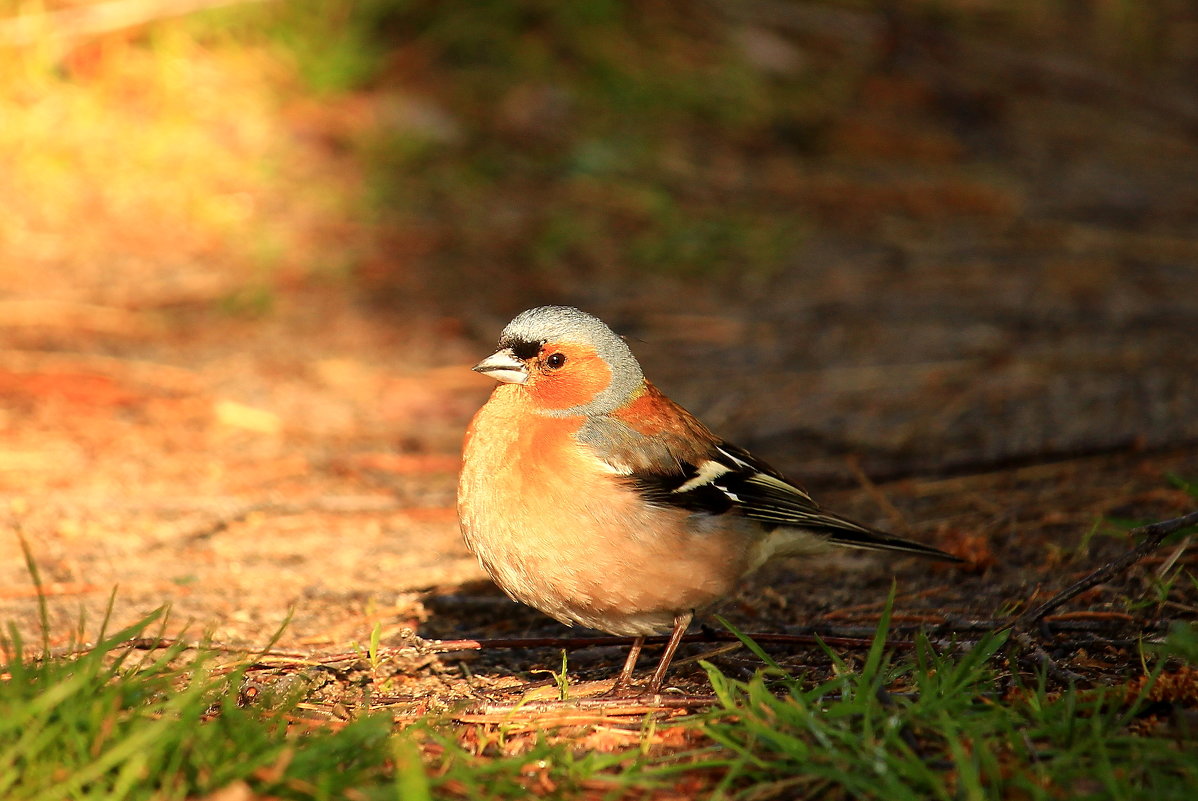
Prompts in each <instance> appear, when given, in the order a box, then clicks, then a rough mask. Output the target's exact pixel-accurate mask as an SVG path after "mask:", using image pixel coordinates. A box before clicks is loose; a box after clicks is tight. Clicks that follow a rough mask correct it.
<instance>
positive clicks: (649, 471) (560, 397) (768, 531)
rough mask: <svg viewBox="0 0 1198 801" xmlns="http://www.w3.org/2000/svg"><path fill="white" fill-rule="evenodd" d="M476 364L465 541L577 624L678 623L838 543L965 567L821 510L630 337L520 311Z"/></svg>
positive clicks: (637, 632)
mask: <svg viewBox="0 0 1198 801" xmlns="http://www.w3.org/2000/svg"><path fill="white" fill-rule="evenodd" d="M473 369H474V370H475V371H477V372H479V373H482V374H484V375H487V376H490V377H491V378H493V379H495V380H497V381H499V382H500V383H499V386H498V387H496V388H495V391H494V393H493V394H492V395H491V397H490V399H489V400H488V401H487V403H486V404H485V405H484V406H483V407H482V408H481V409H480V410H479V411H478V413H477V414H476V415H475V416H474V420H473V421H472V422H471V423H470V427H469V428H468V429H467V431H466V439H465V443H464V446H463V448H464V453H463V465H462V472H461V478H460V482H459V485H458V519H459V521H460V523H461V527H462V534H463V535H464V537H465V540H466V544H467V546H468V547H469V548H470V550H471V551H472V552H473V553H474V554H475V555H476V556H477V557H478V561H479V563H480V564H481V565H482V567H483V568H484V569H485V570H486V571H487V573H489V574H490V575H491V578H493V579H494V580H495V583H496V584H498V585H499V586H500V587H501V588H502V589H503V590H504V592H506V593H507V594H508V595H509V596H511V597H512V598H513V599H515V600H517V601H521V602H523V603H526V604H528V605H529V606H532V607H534V608H536V609H539V610H540V611H542V612H544V613H545V614H547V615H549V616H550V617H552V618H555V619H556V620H559V621H561V622H562V623H565V624H566V625H574V624H576V623H577V624H580V625H583V626H587V627H590V628H593V629H598V630H600V631H605V632H608V633H610V634H615V635H620V636H631V637H634V638H635V640H634V642H633V646H632V650H631V652H630V653H629V655H628V659H627V660H626V661H625V663H624V667H623V669H622V670H621V671H620V674H619V676H618V678H617V679H616V682H615V684H614V685H613V689H612V691H613V692H617V691H618V690H619V688H622V687H624V686H626V685H627V683H628V681H629V679H630V677H631V675H632V672H633V670H634V669H635V667H636V662H637V658H638V657H639V655H640V650H641V646H642V645H643V643H644V638H645V637H646V636H647V635H650V634H661V633H664V632H666V631H670V632H671V637H670V640H669V642H668V644H667V646H666V649H665V651H664V653H663V654H662V657H661V660H660V662H659V663H658V665H657V670H656V671H655V672H654V674H653V678H652V680H651V681H650V684H649V692H653V693H656V692H657V691H658V690H659V689H660V687H661V683H662V680H663V678H664V677H665V674H666V670H667V668H668V667H669V664H670V660H671V659H672V658H673V655H674V651H675V650H676V649H677V647H678V643H679V641H680V640H681V638H682V635H683V633H684V632H685V631H686V628H687V626H688V625H690V622H691V619H692V618H693V617H694V615H695V613H696V612H698V611H701V610H703V609H706V608H708V607H710V606H712V605H713V604H714V603H715V602H717V601H719V600H720V599H721V598H724V597H725V596H727V595H730V594H731V593H733V592H734V591H735V590H736V589H737V587H738V586H739V584H740V583H741V582H742V581H743V580H744V579H745V578H746V577H747V576H748V575H749V574H751V573H753V572H754V571H755V570H757V569H758V568H759V567H761V566H762V565H763V564H764V563H765V562H767V561H769V560H770V559H773V558H775V557H781V556H805V555H811V554H815V553H819V552H821V551H823V550H825V549H828V548H830V547H832V546H844V547H849V548H866V549H871V550H885V551H901V552H905V553H910V554H917V555H920V556H927V557H932V558H936V559H945V560H952V561H960V560H959V559H957V558H956V557H954V556H951V555H950V554H947V553H944V552H943V551H940V550H938V549H936V548H932V547H929V546H927V545H921V544H920V543H917V542H912V541H910V540H906V539H902V538H900V537H896V536H894V535H892V534H887V533H885V532H882V531H878V530H877V529H874V528H871V527H869V526H865V525H862V524H860V523H854V522H853V521H851V520H848V519H846V518H844V517H840V516H839V515H835V514H831V513H828V512H825V511H823V510H822V509H820V507H819V506H818V505H816V503H815V502H814V501H813V500H812V499H811V497H810V496H809V495H808V494H807V493H806V492H805V491H804V490H802V489H801V488H800V487H798V486H797V485H795V484H793V483H791V482H790V481H788V480H786V479H785V478H784V477H783V476H782V475H781V474H780V473H779V472H778V471H776V470H774V469H773V468H771V467H770V466H769V465H767V464H766V463H765V462H762V461H761V460H759V459H757V458H755V457H753V456H752V455H750V454H749V453H748V452H747V451H745V450H743V449H741V448H738V447H736V446H735V445H731V444H729V443H727V442H725V441H724V440H722V439H720V438H719V437H717V436H716V435H714V434H712V433H711V431H710V430H708V428H707V427H706V426H704V425H703V424H702V423H701V422H699V421H698V420H697V419H695V417H694V416H692V415H691V414H690V413H689V412H687V411H686V410H685V409H683V408H682V407H681V406H679V405H678V404H676V403H674V402H673V401H671V400H670V399H669V398H667V397H666V396H665V395H663V394H662V393H661V392H660V391H659V390H658V389H657V388H656V387H655V386H653V384H651V383H649V381H648V380H646V378H645V376H644V374H643V373H642V372H641V367H640V365H639V364H638V363H637V360H636V358H635V357H634V356H633V355H632V351H631V350H630V349H629V348H628V345H626V344H625V342H624V340H623V339H621V338H620V337H618V336H616V334H614V333H613V332H612V330H611V329H610V328H608V327H607V326H606V325H605V324H604V323H603V322H602V321H601V320H599V319H598V318H596V317H593V316H591V315H589V314H586V313H585V312H582V311H579V310H578V309H575V308H572V307H569V306H542V307H540V308H536V309H529V310H528V311H526V312H523V313H521V314H520V315H518V316H517V317H516V318H515V319H514V320H512V321H511V323H509V324H508V326H507V327H506V328H504V329H503V333H502V335H501V336H500V338H499V349H498V350H497V351H496V352H495V353H493V354H492V355H491V356H488V357H487V358H486V359H484V360H483V361H481V362H479V363H478V364H477V365H475V367H474V368H473Z"/></svg>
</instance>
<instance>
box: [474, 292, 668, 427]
mask: <svg viewBox="0 0 1198 801" xmlns="http://www.w3.org/2000/svg"><path fill="white" fill-rule="evenodd" d="M473 369H474V371H475V372H478V373H482V374H483V375H489V376H490V377H491V378H494V379H495V380H496V381H500V382H503V383H505V384H515V385H519V386H520V388H521V390H522V391H523V392H526V393H528V396H529V398H530V400H532V401H533V403H534V404H535V406H536V407H537V408H538V409H539V410H540V411H542V412H543V413H545V414H549V415H551V416H563V417H564V416H571V415H576V414H585V415H596V414H607V413H608V412H612V411H614V410H616V409H618V408H620V407H621V406H623V405H624V404H625V403H627V402H628V401H629V400H630V399H631V398H633V397H634V396H635V395H636V394H637V393H639V392H640V391H641V389H642V387H643V386H644V381H645V377H644V374H643V373H642V372H641V366H640V365H639V364H638V363H637V360H636V357H635V356H633V355H632V351H631V350H629V348H628V345H627V344H625V342H624V340H623V339H621V338H620V337H618V336H616V334H615V333H614V332H613V331H612V330H611V329H610V328H608V327H607V325H605V324H604V322H603V321H602V320H600V319H599V318H598V317H594V316H592V315H590V314H587V313H586V312H583V311H579V310H578V309H575V308H573V307H572V306H539V307H537V308H535V309H529V310H528V311H525V312H521V313H520V314H519V315H517V316H516V318H515V319H514V320H512V321H511V322H510V323H508V324H507V327H506V328H504V329H503V333H502V334H501V335H500V337H499V349H498V350H497V351H495V352H494V353H493V354H491V355H490V356H488V357H487V358H485V359H483V360H482V361H481V362H479V363H478V364H476V365H475V366H474V368H473Z"/></svg>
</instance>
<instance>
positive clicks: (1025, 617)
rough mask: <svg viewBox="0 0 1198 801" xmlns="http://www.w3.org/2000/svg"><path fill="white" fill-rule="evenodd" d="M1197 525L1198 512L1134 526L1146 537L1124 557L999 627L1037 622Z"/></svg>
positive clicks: (1019, 625)
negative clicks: (1166, 541)
mask: <svg viewBox="0 0 1198 801" xmlns="http://www.w3.org/2000/svg"><path fill="white" fill-rule="evenodd" d="M1194 525H1198V512H1190V513H1189V514H1188V515H1185V516H1184V517H1175V518H1173V519H1171V520H1162V521H1160V522H1159V523H1150V524H1149V525H1147V526H1140V527H1139V528H1135V529H1132V530H1131V531H1130V532H1129V533H1130V534H1131V535H1132V536H1137V535H1138V536H1142V537H1144V541H1143V542H1141V543H1140V544H1139V545H1137V546H1136V547H1135V548H1133V549H1132V550H1130V551H1128V552H1127V553H1125V554H1123V555H1122V556H1120V557H1119V558H1118V559H1113V560H1111V561H1110V562H1107V563H1106V564H1105V565H1103V566H1102V567H1100V568H1098V569H1097V570H1095V571H1093V572H1092V573H1090V574H1088V575H1086V576H1083V577H1082V578H1081V579H1079V580H1078V581H1075V582H1073V583H1072V584H1070V585H1069V586H1068V587H1066V588H1065V589H1063V590H1061V591H1060V592H1058V593H1057V594H1056V595H1054V596H1052V597H1051V598H1049V599H1048V600H1047V601H1045V602H1044V603H1042V604H1040V605H1039V606H1037V607H1036V608H1035V609H1030V610H1028V611H1026V612H1024V613H1022V614H1021V615H1019V616H1018V617H1016V618H1015V619H1014V620H1012V621H1011V622H1009V623H1007V624H1006V625H1005V626H1003V627H1002V628H1001V629H999V631H1004V630H1006V629H1010V628H1024V627H1026V626H1028V625H1030V624H1032V623H1035V622H1036V621H1038V620H1039V619H1040V618H1042V617H1044V616H1045V615H1047V614H1048V613H1049V612H1052V611H1053V610H1054V609H1056V608H1057V607H1059V606H1061V605H1062V604H1065V603H1067V602H1069V601H1071V600H1073V599H1074V598H1076V597H1077V596H1078V595H1081V594H1082V593H1083V592H1085V591H1086V590H1088V589H1090V588H1091V587H1093V586H1095V585H1098V584H1101V583H1102V582H1104V581H1106V580H1107V579H1109V578H1111V577H1112V576H1114V575H1117V574H1118V573H1121V572H1122V571H1124V570H1126V569H1127V568H1129V567H1131V566H1132V565H1134V564H1135V563H1136V562H1138V561H1140V560H1141V559H1143V558H1144V557H1145V556H1147V555H1148V554H1149V553H1151V552H1152V551H1154V550H1156V549H1157V548H1158V547H1160V544H1161V543H1162V542H1164V541H1165V538H1166V537H1168V536H1169V535H1170V534H1173V533H1174V532H1177V531H1181V530H1182V529H1185V528H1189V527H1190V526H1194Z"/></svg>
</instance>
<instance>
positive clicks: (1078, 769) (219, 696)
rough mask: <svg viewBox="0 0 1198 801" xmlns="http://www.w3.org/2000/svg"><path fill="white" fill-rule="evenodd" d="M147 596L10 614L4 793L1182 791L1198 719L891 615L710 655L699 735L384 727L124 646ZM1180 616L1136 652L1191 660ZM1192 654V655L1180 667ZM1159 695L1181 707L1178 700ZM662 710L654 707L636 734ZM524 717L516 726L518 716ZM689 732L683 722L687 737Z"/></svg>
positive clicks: (1192, 638) (980, 794) (369, 795)
mask: <svg viewBox="0 0 1198 801" xmlns="http://www.w3.org/2000/svg"><path fill="white" fill-rule="evenodd" d="M160 617H161V615H160V614H159V613H155V614H153V615H150V616H149V617H147V618H146V619H145V620H143V621H141V622H140V623H138V624H137V625H135V626H131V627H129V628H126V629H123V630H121V631H118V632H115V633H113V634H111V635H108V636H105V637H104V638H103V639H102V641H101V642H100V643H99V645H98V646H97V647H96V648H94V649H91V650H88V651H86V652H84V653H82V654H80V655H78V656H76V657H60V658H48V657H46V656H45V655H44V654H43V655H39V656H31V655H30V654H28V653H27V652H26V651H25V650H24V648H23V646H22V643H21V641H20V639H19V637H18V636H17V635H16V633H15V629H11V630H10V634H9V638H8V640H7V641H6V642H5V644H4V652H5V660H6V663H7V664H6V665H5V667H4V671H5V675H4V677H3V679H2V680H0V797H3V798H5V799H12V800H13V801H22V800H24V799H38V800H39V801H50V800H51V799H106V800H108V799H129V800H130V801H133V800H134V799H155V800H157V799H187V798H203V797H204V796H206V795H207V794H210V793H213V792H215V791H216V790H219V789H220V788H222V787H228V786H230V785H235V784H239V783H240V784H244V785H245V786H246V787H247V788H248V789H249V790H251V791H252V792H253V793H255V794H257V795H259V796H265V797H272V798H286V799H341V798H346V799H421V798H441V797H455V798H477V799H483V798H525V797H529V796H538V797H548V798H572V797H577V796H578V794H580V793H582V792H583V791H584V790H589V791H592V792H599V793H600V796H599V797H603V796H604V795H606V796H609V797H620V796H621V795H623V794H625V793H627V792H630V791H631V789H632V788H639V789H648V791H650V792H651V791H652V790H653V789H655V788H656V789H661V790H662V791H668V792H680V791H682V790H681V788H689V789H688V790H686V791H687V792H692V793H695V794H697V795H699V796H700V797H714V798H738V799H767V798H793V797H797V796H804V797H820V798H877V799H889V800H894V799H908V798H909V799H929V798H938V799H961V798H964V799H988V798H994V799H1006V798H1016V799H1025V798H1046V799H1047V798H1143V797H1152V798H1154V799H1170V798H1178V799H1181V798H1187V797H1190V796H1189V793H1191V792H1192V788H1193V786H1195V783H1196V782H1198V760H1195V759H1194V758H1193V756H1192V753H1191V752H1192V744H1193V743H1192V740H1193V738H1194V736H1195V732H1194V731H1186V730H1183V728H1178V726H1179V725H1181V724H1177V725H1173V726H1170V725H1165V726H1164V727H1163V728H1160V727H1159V726H1158V728H1157V729H1153V728H1151V727H1150V726H1148V725H1147V724H1148V723H1151V722H1152V721H1153V720H1154V718H1152V717H1151V716H1152V715H1156V716H1157V718H1160V717H1161V716H1162V715H1163V716H1164V718H1165V719H1167V718H1168V716H1169V710H1170V701H1169V699H1167V698H1166V699H1163V700H1162V699H1159V698H1156V699H1154V700H1152V701H1151V702H1150V701H1149V700H1148V698H1149V693H1148V690H1147V689H1146V688H1148V687H1151V686H1152V685H1151V682H1149V683H1147V684H1145V685H1144V687H1145V689H1142V690H1141V691H1140V692H1139V693H1138V694H1137V692H1135V691H1134V688H1135V685H1129V686H1131V687H1132V688H1133V689H1132V690H1129V689H1128V688H1127V687H1114V688H1110V689H1095V690H1074V689H1070V690H1067V691H1064V692H1050V691H1048V689H1046V682H1045V681H1043V680H1039V681H1036V680H1034V679H1033V680H1032V681H1030V682H1028V683H1026V684H1025V683H1023V682H1021V680H1020V679H1019V678H1018V677H1017V676H1015V675H1011V674H1009V673H1007V672H1006V670H1005V661H1004V659H1003V658H1002V655H1003V649H1004V647H1005V641H1004V637H1002V636H1001V635H996V636H990V637H987V638H985V639H983V641H982V642H980V643H978V644H976V645H974V646H973V647H971V648H967V649H964V650H963V651H961V652H960V653H958V654H956V655H954V656H943V655H939V654H937V653H936V652H935V650H934V649H933V648H932V646H931V645H930V644H929V643H928V642H927V641H926V640H925V639H920V640H919V641H918V643H917V648H916V649H915V651H914V654H913V655H912V656H910V657H906V658H904V659H902V660H898V661H891V659H890V658H889V656H888V654H887V652H886V650H885V648H884V640H885V635H886V632H887V624H888V620H887V618H888V615H887V616H886V617H884V618H883V620H882V622H881V624H880V626H879V629H878V633H877V638H876V639H875V642H874V644H873V646H872V647H871V649H870V650H869V652H868V654H867V655H866V656H865V658H864V660H863V661H862V662H861V663H860V664H859V665H858V666H850V665H849V664H848V663H847V662H846V661H845V660H844V659H843V658H842V657H841V656H839V655H838V654H836V653H835V652H833V651H831V650H830V649H827V650H826V653H827V656H828V658H829V660H831V663H832V665H833V667H834V676H833V677H832V678H831V679H829V680H826V681H812V680H810V679H807V678H805V677H803V676H795V675H791V674H789V673H787V672H786V671H784V670H782V669H781V668H780V667H779V666H778V664H777V663H776V662H774V661H773V660H772V659H771V658H770V657H769V656H768V655H766V654H765V653H764V652H763V651H762V650H761V649H760V648H758V647H757V646H756V645H755V644H754V643H752V642H751V641H747V642H746V644H747V645H748V646H749V648H750V649H752V650H753V651H754V652H755V653H757V654H758V655H759V656H760V657H761V658H763V659H764V660H765V661H766V663H767V667H766V668H765V669H763V670H761V671H759V672H758V674H757V675H756V676H754V677H753V678H752V679H750V680H748V681H737V680H733V679H731V678H728V677H727V676H726V675H725V674H724V673H722V672H721V671H720V670H718V669H717V668H715V667H714V666H712V665H710V664H707V665H705V667H706V669H707V672H708V675H709V677H710V679H711V683H712V686H713V688H714V690H715V693H716V695H717V696H718V698H719V707H718V708H717V709H715V710H713V711H711V712H709V713H705V714H702V715H698V716H692V717H690V718H687V719H685V720H683V721H681V722H675V723H669V724H660V725H663V726H684V727H688V728H689V729H691V730H692V731H693V732H695V733H696V734H695V737H696V738H698V739H699V742H700V745H699V747H697V748H696V747H694V746H693V745H692V746H689V747H682V748H677V747H675V748H671V749H663V748H661V747H657V746H652V745H644V746H643V747H639V748H638V747H631V748H628V747H626V748H622V749H616V750H615V751H614V752H612V753H601V752H599V751H591V750H587V749H585V748H578V747H575V746H574V745H573V743H572V741H571V739H570V738H569V737H563V736H559V735H557V734H556V733H555V732H553V731H546V732H541V733H535V732H534V733H531V734H530V733H528V726H527V725H526V724H527V723H528V719H527V718H521V717H520V716H519V714H517V715H516V716H515V718H514V720H516V721H517V722H521V723H523V724H525V725H523V726H517V727H515V728H508V727H504V726H498V727H485V726H482V727H480V726H477V725H474V724H469V725H467V724H455V723H453V722H451V721H450V720H447V719H441V720H430V721H424V722H421V723H419V724H417V725H415V726H411V727H409V728H405V729H397V728H396V726H395V725H394V724H393V721H392V719H391V716H390V715H389V714H387V713H386V711H385V710H375V711H373V712H371V711H364V712H362V713H361V714H359V715H357V716H356V717H354V718H353V719H351V720H349V721H339V720H333V721H328V722H325V723H319V722H315V721H314V720H313V719H312V718H310V717H308V718H305V717H304V712H303V707H301V706H300V705H301V704H302V703H303V702H304V701H305V698H304V691H303V690H302V689H301V690H300V691H298V692H289V693H281V694H271V693H266V694H264V695H262V696H260V697H259V699H258V701H257V702H256V703H253V704H250V703H247V701H246V698H245V697H244V695H243V693H241V692H240V688H241V687H242V684H243V681H244V678H245V671H246V666H245V665H244V664H243V665H241V666H232V667H230V666H222V665H220V663H219V662H218V659H217V657H216V656H215V655H212V654H206V653H200V654H199V655H198V656H192V657H188V658H184V654H183V653H181V652H180V651H179V650H178V649H167V650H165V651H160V652H156V654H147V653H146V652H138V651H133V650H131V649H129V648H127V647H124V646H122V645H121V643H123V642H125V641H126V640H128V639H129V638H130V637H138V636H143V635H145V634H146V633H147V632H149V631H151V630H154V631H157V630H158V628H159V627H160V625H161V622H160ZM1196 642H1198V635H1196V633H1195V628H1194V626H1193V625H1192V624H1191V625H1188V626H1181V625H1179V626H1177V627H1176V628H1175V629H1174V631H1173V632H1172V633H1171V634H1170V636H1169V637H1168V638H1167V639H1166V640H1165V642H1163V643H1162V644H1160V645H1159V646H1156V647H1154V648H1153V649H1152V651H1153V653H1152V654H1151V655H1150V656H1147V657H1146V659H1149V661H1150V663H1151V664H1152V665H1153V666H1154V667H1153V668H1152V674H1153V675H1154V676H1155V675H1157V674H1159V673H1161V672H1162V671H1163V670H1165V669H1166V668H1168V669H1169V670H1170V671H1172V672H1173V673H1174V674H1175V675H1182V676H1184V675H1187V674H1186V672H1185V671H1186V670H1187V669H1188V670H1190V671H1191V672H1190V673H1189V674H1188V675H1190V677H1191V680H1193V679H1194V674H1193V672H1192V669H1193V666H1194V665H1195V663H1196V660H1198V648H1195V643H1196ZM1187 666H1189V667H1188V668H1187ZM1172 703H1173V706H1172V711H1173V712H1177V713H1181V712H1182V706H1181V704H1180V702H1178V701H1176V700H1175V701H1173V702H1172ZM658 725H659V724H656V723H653V722H651V721H646V722H645V724H644V729H643V732H642V735H643V737H644V738H645V743H650V742H651V740H652V734H653V733H654V732H655V731H656V730H657V726H658ZM517 729H519V731H521V732H524V733H521V734H514V733H513V732H514V731H516V730H517ZM694 739H695V738H692V740H691V741H690V742H692V743H693V742H694Z"/></svg>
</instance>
